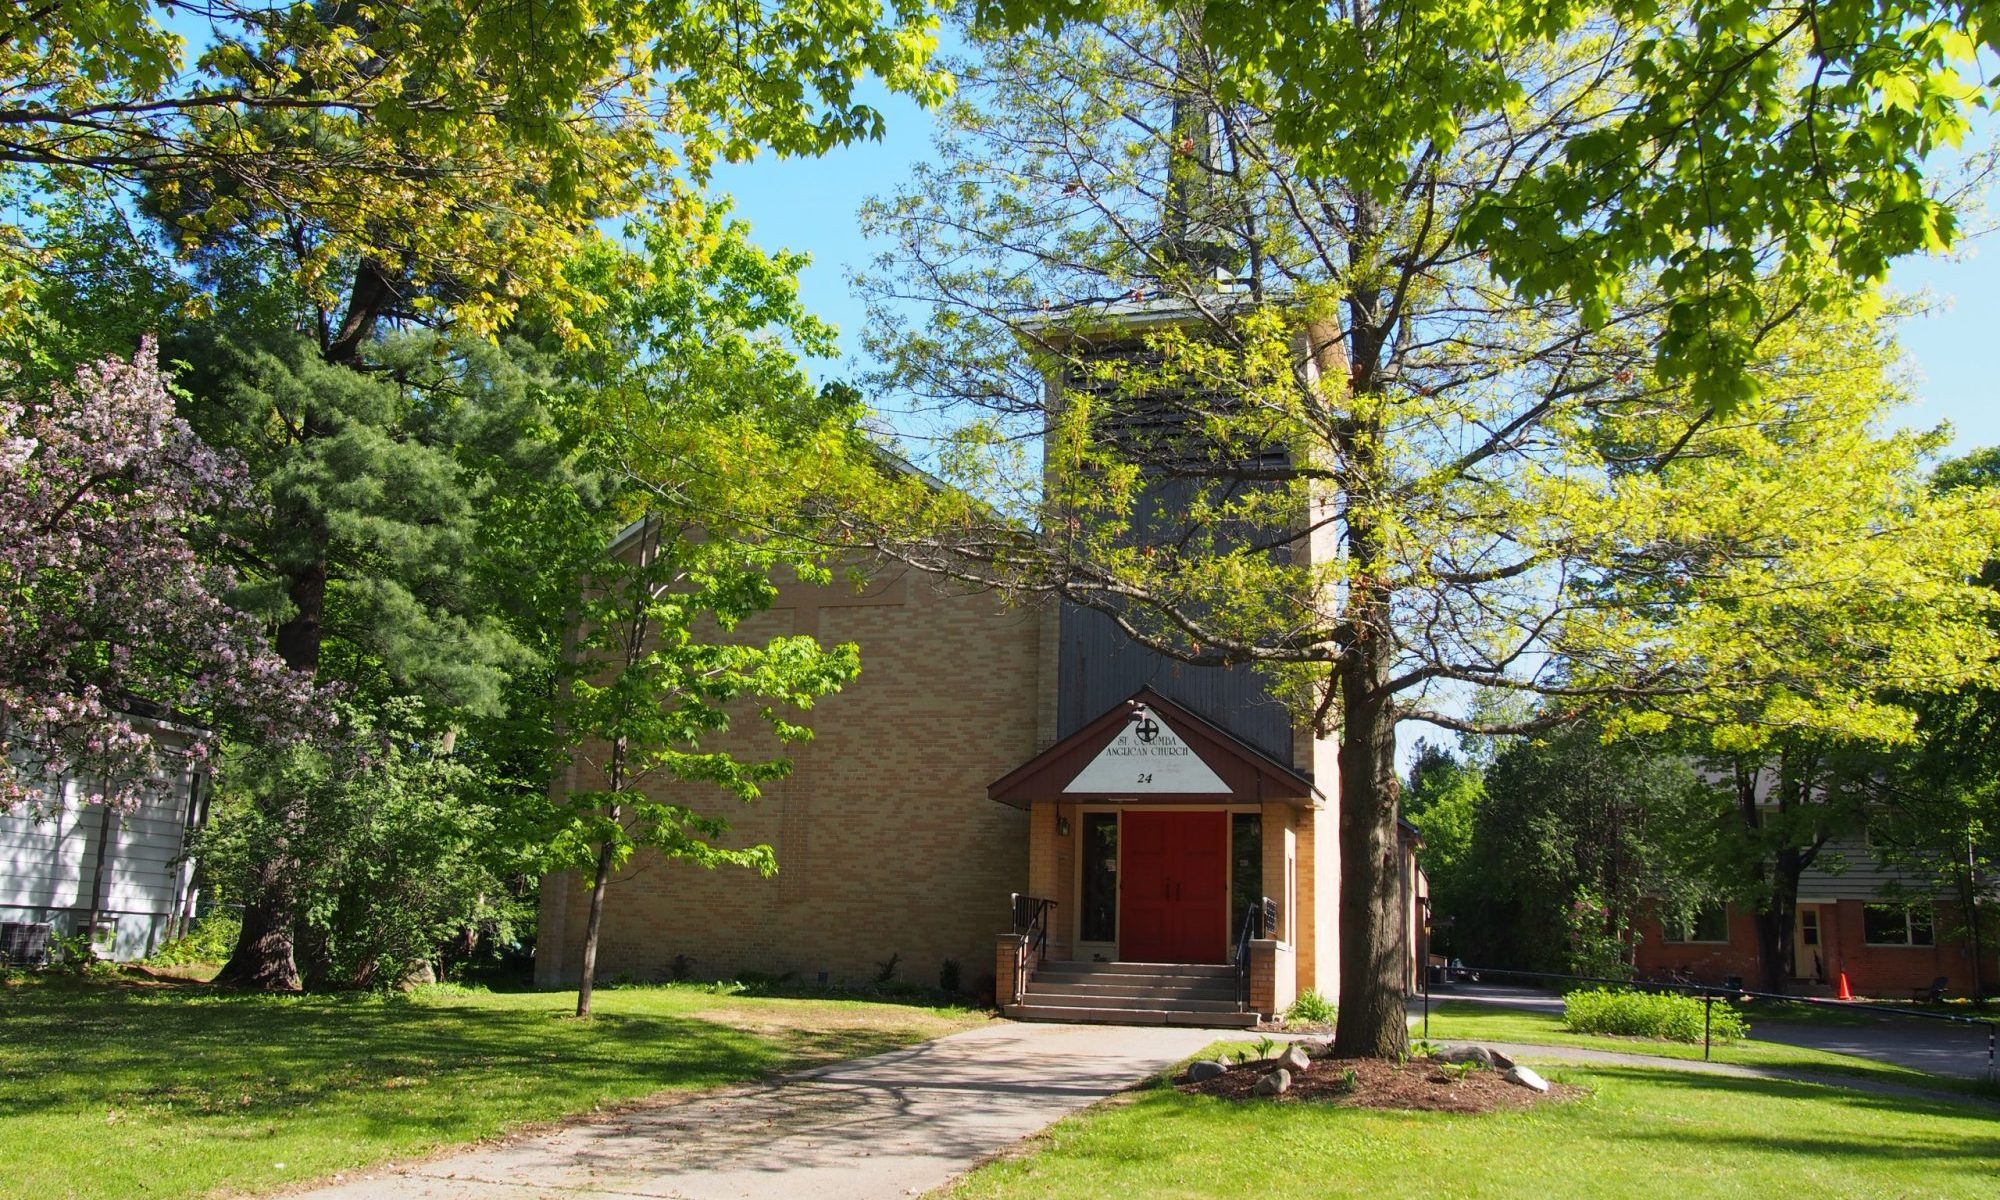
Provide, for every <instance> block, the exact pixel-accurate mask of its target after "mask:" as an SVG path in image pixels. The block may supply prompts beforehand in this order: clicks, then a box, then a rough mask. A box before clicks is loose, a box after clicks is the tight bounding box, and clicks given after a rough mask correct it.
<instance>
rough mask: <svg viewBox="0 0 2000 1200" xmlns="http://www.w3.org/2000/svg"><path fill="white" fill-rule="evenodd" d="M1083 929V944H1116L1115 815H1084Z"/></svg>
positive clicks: (1116, 878)
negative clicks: (1084, 942)
mask: <svg viewBox="0 0 2000 1200" xmlns="http://www.w3.org/2000/svg"><path fill="white" fill-rule="evenodd" d="M1082 916H1083V927H1082V929H1080V930H1079V931H1078V935H1079V937H1080V938H1081V940H1083V941H1086V942H1114V941H1117V940H1118V814H1117V813H1115V812H1093V813H1085V814H1083V907H1082Z"/></svg>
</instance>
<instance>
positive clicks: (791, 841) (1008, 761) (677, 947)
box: [536, 570, 1041, 988]
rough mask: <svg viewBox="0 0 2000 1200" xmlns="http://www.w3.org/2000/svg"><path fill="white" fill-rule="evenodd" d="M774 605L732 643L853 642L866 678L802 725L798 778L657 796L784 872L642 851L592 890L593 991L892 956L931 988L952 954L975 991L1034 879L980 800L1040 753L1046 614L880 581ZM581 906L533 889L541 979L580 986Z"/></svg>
mask: <svg viewBox="0 0 2000 1200" xmlns="http://www.w3.org/2000/svg"><path fill="white" fill-rule="evenodd" d="M782 603H783V604H784V605H785V607H782V608H774V609H773V610H772V611H771V612H769V613H765V614H762V615H760V616H759V617H757V618H755V619H753V620H751V621H746V622H744V623H743V625H742V626H740V627H739V636H742V637H745V638H749V639H763V638H768V637H771V636H774V635H779V634H788V633H793V632H798V633H810V634H814V635H816V636H817V637H819V639H820V640H821V641H822V642H823V643H827V644H834V643H839V642H846V641H853V642H855V643H857V644H859V646H860V648H861V676H860V678H859V679H857V680H856V681H855V682H854V683H852V684H850V685H849V686H848V688H847V689H846V690H845V691H843V692H842V693H840V694H838V695H835V696H829V697H827V698H826V699H824V700H822V701H821V702H820V704H819V705H818V707H816V708H815V709H814V710H813V712H812V713H811V714H810V715H809V717H808V719H807V723H808V724H809V725H811V726H812V728H813V729H814V731H815V734H816V736H815V738H814V740H813V741H812V742H810V743H808V744H806V745H804V746H800V747H796V748H795V753H793V758H794V760H795V762H796V764H797V765H796V769H795V771H794V773H793V775H792V777H791V778H790V779H788V780H785V781H784V782H783V783H780V784H777V785H774V786H772V787H769V788H767V789H766V791H765V795H764V797H763V798H762V799H761V800H759V801H757V802H756V803H754V804H752V805H749V806H742V805H738V804H737V802H735V801H734V800H731V799H729V798H727V797H725V796H722V795H721V794H720V793H718V792H715V791H714V790H713V789H706V788H699V787H691V786H690V785H681V784H663V785H662V792H661V794H663V795H669V794H679V795H685V796H687V797H688V798H689V799H690V800H691V801H692V802H693V803H695V804H697V805H698V806H700V807H702V808H703V809H704V810H705V811H723V812H728V813H730V815H731V818H732V824H733V830H732V841H733V842H735V843H738V844H744V845H754V844H757V843H760V842H764V843H769V844H770V845H771V846H772V847H773V848H774V849H775V851H776V854H777V859H778V865H779V874H778V875H777V876H776V877H775V878H773V879H769V880H766V879H761V878H759V877H758V876H756V875H755V874H754V873H752V872H744V871H737V870H721V871H715V872H708V871H703V870H700V869H699V868H695V867H691V866H688V865H686V864H681V863H669V862H666V861H663V860H662V859H661V858H660V857H659V856H658V855H655V854H651V853H649V852H641V854H639V855H638V856H637V857H635V858H634V860H633V861H632V863H630V864H629V865H628V866H627V867H626V869H625V870H623V871H621V872H620V873H619V874H618V875H617V876H616V877H615V878H614V879H613V881H612V883H611V884H610V887H609V889H608V890H607V891H606V893H605V918H604V928H603V933H602V936H601V942H600V946H599V950H598V974H599V977H600V978H603V979H609V978H617V977H621V976H622V977H627V978H632V979H657V978H663V977H665V976H667V975H668V974H669V973H670V972H671V971H672V970H673V967H674V964H675V962H676V958H677V956H684V961H685V960H691V964H690V969H691V973H692V974H693V975H694V976H695V977H697V978H710V979H712V978H721V977H727V976H730V975H734V974H736V973H738V972H740V971H745V970H750V971H762V972H769V973H773V974H784V973H788V972H789V973H794V974H796V975H797V976H798V977H799V978H801V979H803V980H804V981H806V982H814V981H816V980H817V979H818V978H819V977H820V976H821V975H822V974H824V975H825V976H826V979H827V981H828V982H829V983H835V984H841V983H847V984H853V983H866V982H868V981H869V980H871V979H872V978H873V977H874V976H875V974H876V972H877V970H878V964H879V963H882V962H885V961H887V960H888V959H889V958H890V956H891V955H899V956H900V959H899V961H898V966H897V971H896V977H897V978H899V979H903V980H909V981H914V982H918V983H924V984H934V983H936V982H937V979H938V975H939V969H940V965H941V964H942V962H943V961H944V960H945V959H947V958H949V959H953V960H955V961H957V962H958V963H959V964H960V965H961V969H962V971H963V979H964V983H965V985H966V986H967V987H968V988H972V987H977V986H979V985H980V984H981V983H982V982H983V981H984V980H985V979H986V977H987V976H988V975H989V973H990V972H991V970H992V964H993V961H994V960H993V938H994V935H995V934H996V933H998V932H1000V931H1002V930H1004V929H1006V928H1007V927H1008V917H1009V914H1008V910H1007V895H1008V893H1009V892H1012V891H1020V890H1025V888H1026V885H1027V883H1028V879H1027V847H1028V827H1027V826H1028V821H1027V814H1025V813H1022V812H1020V811H1018V810H1016V809H1012V808H1009V807H1007V806H1005V805H1002V804H997V803H995V802H993V801H991V800H988V799H987V798H986V785H987V784H988V783H990V782H992V781H993V780H995V779H997V778H999V777H1000V776H1001V775H1003V774H1005V773H1006V772H1007V771H1009V770H1011V769H1013V768H1014V767H1015V766H1018V765H1019V764H1020V763H1021V762H1023V761H1025V760H1026V759H1027V758H1028V757H1029V756H1031V755H1032V754H1033V753H1034V752H1035V749H1036V743H1037V719H1036V718H1037V713H1038V707H1039V706H1038V697H1037V694H1036V692H1037V687H1036V684H1037V678H1036V677H1037V667H1038V649H1039V647H1038V643H1039V640H1040V639H1039V636H1038V634H1039V627H1040V624H1041V621H1040V618H1039V615H1038V614H1036V613H1034V612H1024V611H1019V610H1010V609H1007V608H1005V607H1004V606H1002V605H1001V604H1000V602H999V601H998V600H997V599H995V598H994V597H991V596H988V595H977V594H975V595H962V594H951V593H948V592H946V591H943V590H941V589H939V588H938V587H937V586H936V585H934V584H933V583H931V582H930V581H929V580H927V579H925V578H923V577H921V576H917V575H914V574H912V575H910V576H909V577H907V578H904V577H903V576H902V575H900V574H899V573H898V572H895V571H893V570H885V571H884V572H881V573H880V574H878V576H877V577H876V578H875V579H874V580H873V581H871V583H870V585H869V587H868V588H867V589H866V592H865V593H864V594H863V595H860V596H857V595H856V593H855V591H854V589H853V587H852V585H850V584H845V583H836V584H834V585H832V586H830V587H826V588H814V587H805V586H800V585H796V584H793V585H790V586H788V587H787V588H785V589H784V596H783V599H782ZM739 744H747V745H750V746H753V747H754V746H762V747H765V748H766V751H765V752H768V747H769V745H770V742H769V740H768V738H765V739H761V740H760V739H754V738H753V739H750V740H749V741H748V742H745V743H739ZM577 774H578V771H577V770H576V769H575V768H573V769H572V770H571V771H570V772H566V773H565V778H564V781H563V785H564V786H575V785H576V776H577ZM587 905H588V896H587V893H585V892H584V891H583V889H582V888H581V886H580V884H579V882H578V880H577V879H576V878H575V877H574V876H570V875H561V876H552V877H550V878H549V879H547V880H545V881H544V883H543V889H542V914H541V930H540V941H539V947H538V958H537V964H536V977H537V980H538V982H540V983H542V984H544V985H545V986H555V985H573V984H574V983H575V981H576V978H577V972H578V969H579V963H580V961H581V956H582V936H583V925H584V918H585V915H586V909H587Z"/></svg>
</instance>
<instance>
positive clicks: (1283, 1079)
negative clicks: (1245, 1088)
mask: <svg viewBox="0 0 2000 1200" xmlns="http://www.w3.org/2000/svg"><path fill="white" fill-rule="evenodd" d="M1291 1087H1292V1073H1291V1072H1290V1071H1287V1070H1285V1068H1283V1067H1279V1068H1278V1069H1277V1070H1275V1071H1273V1072H1271V1073H1270V1074H1269V1075H1266V1076H1264V1078H1262V1079H1259V1080H1258V1081H1257V1086H1256V1087H1254V1088H1252V1089H1250V1090H1251V1091H1252V1092H1254V1093H1255V1094H1256V1095H1259V1096H1282V1095H1284V1094H1285V1093H1286V1092H1288V1091H1290V1090H1291Z"/></svg>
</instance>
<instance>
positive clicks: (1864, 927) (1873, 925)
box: [1861, 904, 1936, 946]
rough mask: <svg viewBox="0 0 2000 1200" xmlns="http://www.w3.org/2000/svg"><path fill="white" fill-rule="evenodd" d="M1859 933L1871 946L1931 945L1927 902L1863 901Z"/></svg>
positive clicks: (1931, 934) (1933, 940) (1931, 937)
mask: <svg viewBox="0 0 2000 1200" xmlns="http://www.w3.org/2000/svg"><path fill="white" fill-rule="evenodd" d="M1861 935H1862V938H1863V940H1865V941H1866V942H1867V943H1868V944H1869V945H1871V946H1929V945H1932V944H1933V943H1934V942H1935V940H1936V938H1935V936H1934V934H1933V933H1932V930H1931V908H1930V905H1928V904H1911V905H1902V904H1864V905H1862V906H1861Z"/></svg>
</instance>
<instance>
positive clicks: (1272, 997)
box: [1250, 938, 1299, 1017]
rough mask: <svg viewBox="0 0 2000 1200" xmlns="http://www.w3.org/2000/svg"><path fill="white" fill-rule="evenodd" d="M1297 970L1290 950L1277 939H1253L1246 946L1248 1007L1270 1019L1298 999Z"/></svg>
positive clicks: (1287, 945)
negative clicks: (1248, 957)
mask: <svg viewBox="0 0 2000 1200" xmlns="http://www.w3.org/2000/svg"><path fill="white" fill-rule="evenodd" d="M1298 988H1299V984H1298V967H1297V965H1296V964H1295V963H1294V962H1293V952H1292V947H1291V946H1290V945H1289V944H1288V943H1286V942H1283V941H1280V940H1279V939H1277V938H1257V939H1255V940H1254V941H1252V942H1251V943H1250V1007H1251V1009H1252V1010H1254V1011H1255V1012H1257V1013H1260V1014H1262V1015H1263V1016H1266V1017H1274V1016H1277V1015H1278V1014H1279V1013H1282V1012H1284V1011H1285V1010H1286V1009H1288V1008H1290V1007H1291V1006H1292V1001H1294V1000H1296V999H1298Z"/></svg>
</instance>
